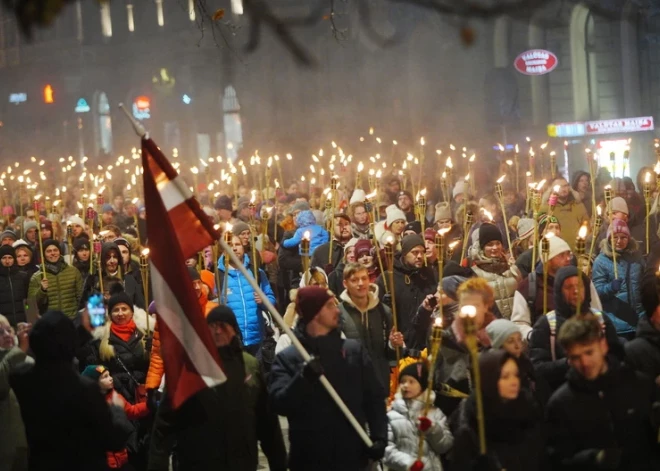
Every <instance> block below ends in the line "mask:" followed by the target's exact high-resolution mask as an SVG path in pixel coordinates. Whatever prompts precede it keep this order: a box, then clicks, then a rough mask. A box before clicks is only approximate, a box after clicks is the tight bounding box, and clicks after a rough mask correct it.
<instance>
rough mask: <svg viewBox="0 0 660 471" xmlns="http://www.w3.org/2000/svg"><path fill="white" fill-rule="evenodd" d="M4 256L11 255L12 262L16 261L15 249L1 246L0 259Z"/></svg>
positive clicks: (9, 246)
mask: <svg viewBox="0 0 660 471" xmlns="http://www.w3.org/2000/svg"><path fill="white" fill-rule="evenodd" d="M5 255H11V256H12V257H14V260H15V259H16V249H14V247H12V246H11V245H3V246H2V247H0V258H2V257H4V256H5Z"/></svg>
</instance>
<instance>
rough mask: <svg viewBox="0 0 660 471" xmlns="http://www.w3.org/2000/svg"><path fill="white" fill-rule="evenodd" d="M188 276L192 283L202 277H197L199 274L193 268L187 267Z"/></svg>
mask: <svg viewBox="0 0 660 471" xmlns="http://www.w3.org/2000/svg"><path fill="white" fill-rule="evenodd" d="M188 274H189V275H190V279H191V280H192V281H197V280H201V279H202V277H201V276H200V275H199V272H198V271H197V269H196V268H195V267H188Z"/></svg>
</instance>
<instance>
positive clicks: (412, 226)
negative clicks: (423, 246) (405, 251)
mask: <svg viewBox="0 0 660 471" xmlns="http://www.w3.org/2000/svg"><path fill="white" fill-rule="evenodd" d="M408 231H413V232H414V233H415V234H419V233H421V232H422V223H421V222H419V221H412V222H409V223H408V224H406V227H404V228H403V232H408Z"/></svg>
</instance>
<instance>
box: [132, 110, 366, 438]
mask: <svg viewBox="0 0 660 471" xmlns="http://www.w3.org/2000/svg"><path fill="white" fill-rule="evenodd" d="M119 108H120V109H121V110H122V111H123V112H124V114H125V115H126V117H127V118H128V119H129V121H130V122H131V124H132V125H133V129H134V130H135V133H136V134H137V135H138V136H140V138H142V137H145V136H146V135H147V131H146V130H145V129H144V126H142V124H140V123H139V122H138V121H137V120H136V119H135V118H133V116H131V114H130V113H129V111H128V110H127V109H126V108H125V107H124V105H123V104H121V103H120V104H119ZM219 243H220V246H221V247H222V248H223V250H224V251H225V254H227V255H229V258H230V259H231V261H232V262H234V265H235V266H236V267H237V268H238V269H239V271H240V272H241V273H242V274H243V276H244V277H245V279H246V280H247V281H248V283H250V285H251V286H252V288H253V289H254V290H255V292H257V293H258V294H259V296H260V297H261V299H262V301H263V303H264V305H265V306H266V308H267V309H268V312H270V314H271V316H273V319H275V321H276V322H277V323H278V325H279V326H280V328H281V329H282V330H283V331H284V333H285V334H287V335H288V336H289V338H290V339H291V342H292V344H293V346H294V347H295V348H296V350H298V353H299V354H300V356H301V357H302V358H303V360H304V361H305V362H308V361H310V360H311V358H312V357H311V356H310V354H309V353H308V352H307V350H305V347H303V345H302V344H301V343H300V340H298V338H297V337H296V336H295V334H294V333H293V331H292V330H291V328H290V327H289V326H288V325H287V324H286V322H284V319H283V318H282V316H281V315H280V313H279V312H277V309H275V306H273V304H272V303H271V302H270V300H269V299H268V297H267V296H266V294H265V293H264V292H263V291H262V290H261V288H260V287H259V283H258V281H257V280H256V279H255V278H254V276H253V275H252V274H251V273H250V272H249V271H248V270H247V268H245V266H243V264H242V263H241V262H240V260H239V259H238V257H236V254H235V253H234V251H233V250H232V249H231V247H229V245H228V244H227V243H226V242H225V241H224V238H223V237H220V240H219ZM319 381H320V382H321V384H322V385H323V387H324V388H325V390H326V391H327V392H328V394H329V395H330V397H331V398H332V400H333V401H335V404H337V407H339V410H341V412H342V413H343V414H344V416H345V417H346V419H347V420H348V421H349V422H350V424H351V425H352V426H353V428H354V429H355V431H356V432H357V434H358V435H359V436H360V438H361V439H362V441H363V442H364V443H365V445H367V447H369V448H371V446H372V445H373V442H372V441H371V439H370V438H369V435H367V432H365V430H364V428H363V427H362V425H361V424H360V422H358V421H357V419H356V418H355V416H354V415H353V414H352V413H351V411H350V410H349V408H348V406H346V403H345V402H344V401H343V399H342V398H341V397H340V396H339V394H338V393H337V391H336V390H335V388H334V387H333V386H332V384H330V381H328V378H326V377H325V375H321V376H320V377H319Z"/></svg>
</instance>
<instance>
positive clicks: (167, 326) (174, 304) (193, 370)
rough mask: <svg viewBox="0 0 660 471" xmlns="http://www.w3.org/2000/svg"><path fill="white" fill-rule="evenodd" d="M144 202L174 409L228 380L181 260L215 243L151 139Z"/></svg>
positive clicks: (145, 143) (145, 157)
mask: <svg viewBox="0 0 660 471" xmlns="http://www.w3.org/2000/svg"><path fill="white" fill-rule="evenodd" d="M142 166H143V168H144V175H143V181H144V200H145V207H146V210H147V215H148V217H147V232H148V234H149V256H150V258H151V280H152V285H153V293H154V300H155V302H156V306H157V311H158V330H159V332H160V341H161V354H162V357H163V362H164V365H165V377H166V378H167V391H168V396H169V398H170V401H171V403H172V406H173V407H174V408H178V407H179V406H180V405H181V404H183V403H184V402H185V401H186V400H187V399H188V398H190V397H191V396H193V395H194V394H195V393H197V392H198V391H200V390H201V389H203V388H205V387H213V386H215V385H218V384H221V383H223V382H225V381H226V380H227V377H226V376H225V374H224V371H223V370H222V367H221V364H220V360H219V357H218V352H217V349H216V348H215V345H214V343H213V339H212V338H211V333H210V332H209V329H208V326H207V325H206V321H205V319H204V314H203V313H202V310H201V308H200V306H199V303H198V301H197V297H196V296H195V292H194V290H193V287H192V283H191V282H190V281H189V278H190V277H189V275H188V271H187V269H186V265H185V260H186V259H187V258H189V257H191V256H194V254H195V253H197V252H199V251H200V250H202V249H203V248H204V247H206V246H208V245H210V244H212V243H213V242H214V240H215V239H216V231H215V230H214V229H213V226H212V223H211V221H210V220H209V218H208V216H207V215H206V214H205V213H204V212H203V211H202V208H201V207H200V205H199V203H198V202H197V200H196V199H195V198H193V195H192V194H191V192H190V190H189V189H188V187H187V186H186V185H185V183H184V181H183V179H182V178H181V177H179V175H178V174H177V172H176V170H174V168H173V167H172V165H171V164H170V162H169V161H168V160H167V158H166V157H165V156H164V155H163V153H162V152H161V151H160V149H159V148H158V146H156V144H155V143H154V142H153V141H152V140H151V139H145V138H143V139H142Z"/></svg>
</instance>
